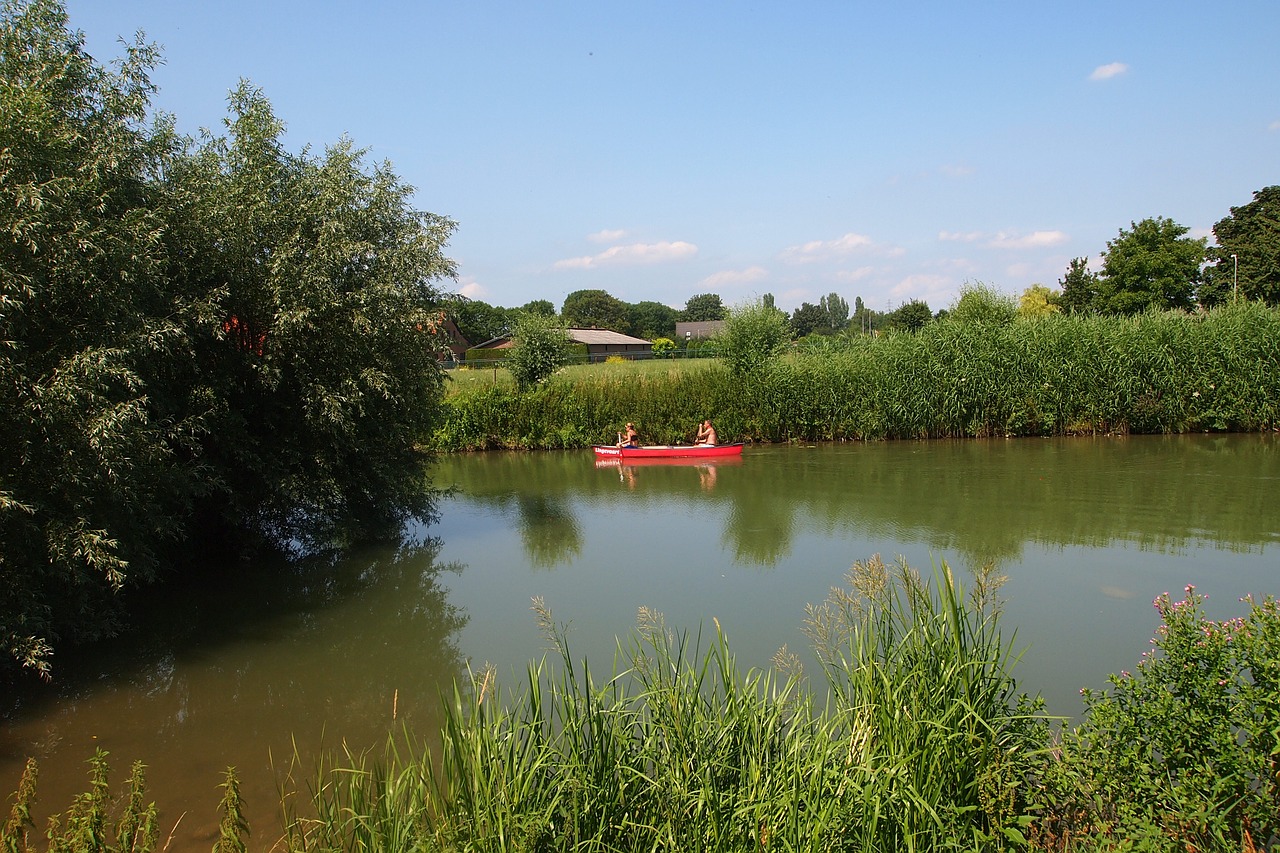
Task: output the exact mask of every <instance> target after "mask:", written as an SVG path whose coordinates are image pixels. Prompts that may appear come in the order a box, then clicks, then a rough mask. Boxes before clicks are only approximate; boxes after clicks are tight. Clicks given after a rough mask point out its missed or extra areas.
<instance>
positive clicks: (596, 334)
mask: <svg viewBox="0 0 1280 853" xmlns="http://www.w3.org/2000/svg"><path fill="white" fill-rule="evenodd" d="M567 331H568V333H569V339H570V340H572V341H574V342H576V343H580V344H648V343H652V341H646V340H645V339H644V338H633V337H631V336H630V335H624V334H621V333H619V332H611V331H609V330H608V329H568V330H567Z"/></svg>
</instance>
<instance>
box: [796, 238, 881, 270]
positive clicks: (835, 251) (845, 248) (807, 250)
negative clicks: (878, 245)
mask: <svg viewBox="0 0 1280 853" xmlns="http://www.w3.org/2000/svg"><path fill="white" fill-rule="evenodd" d="M871 246H872V242H871V238H870V237H867V236H865V235H862V234H854V233H853V232H849V233H848V234H845V235H844V236H843V237H837V238H836V239H834V240H811V241H809V242H808V243H803V244H801V245H799V246H789V247H787V248H786V249H783V250H782V254H781V255H780V257H781V258H782V260H784V261H786V262H787V263H790V264H808V263H813V262H814V261H823V260H828V259H830V258H838V257H842V256H844V255H847V254H849V253H851V252H856V251H859V250H861V249H869V248H871Z"/></svg>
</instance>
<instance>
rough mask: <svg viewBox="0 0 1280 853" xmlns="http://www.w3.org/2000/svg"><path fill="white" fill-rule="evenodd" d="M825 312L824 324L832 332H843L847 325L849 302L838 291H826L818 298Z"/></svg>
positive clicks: (819, 304) (819, 305)
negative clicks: (825, 293) (824, 294)
mask: <svg viewBox="0 0 1280 853" xmlns="http://www.w3.org/2000/svg"><path fill="white" fill-rule="evenodd" d="M818 307H820V308H821V309H822V310H823V312H824V313H825V314H826V318H825V321H824V325H825V326H826V327H827V329H829V330H830V331H831V333H832V334H835V333H837V332H843V331H844V330H845V329H846V328H847V327H848V325H849V303H848V301H847V300H845V298H844V297H842V296H841V295H840V294H838V293H828V294H827V295H826V296H823V297H821V298H820V299H819V300H818Z"/></svg>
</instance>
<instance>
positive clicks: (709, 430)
mask: <svg viewBox="0 0 1280 853" xmlns="http://www.w3.org/2000/svg"><path fill="white" fill-rule="evenodd" d="M693 443H694V444H705V445H708V446H713V445H714V444H715V443H716V428H715V427H713V426H712V425H711V421H710V419H708V420H705V421H703V422H702V426H700V427H698V437H697V438H696V439H695V440H694V442H693Z"/></svg>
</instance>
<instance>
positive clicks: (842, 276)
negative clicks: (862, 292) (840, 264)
mask: <svg viewBox="0 0 1280 853" xmlns="http://www.w3.org/2000/svg"><path fill="white" fill-rule="evenodd" d="M875 271H876V268H875V267H858V268H857V269H852V270H841V271H840V272H838V273H836V281H842V282H846V283H848V284H852V283H853V282H855V281H862V279H864V278H866V277H867V276H869V275H871V274H872V273H873V272H875Z"/></svg>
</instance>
